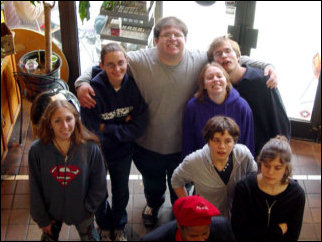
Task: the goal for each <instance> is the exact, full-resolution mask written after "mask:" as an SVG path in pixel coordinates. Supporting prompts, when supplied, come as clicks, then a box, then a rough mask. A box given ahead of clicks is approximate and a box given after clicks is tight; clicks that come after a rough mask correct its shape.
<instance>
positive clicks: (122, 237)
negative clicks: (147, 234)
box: [114, 229, 127, 241]
mask: <svg viewBox="0 0 322 242" xmlns="http://www.w3.org/2000/svg"><path fill="white" fill-rule="evenodd" d="M114 235H115V240H114V241H127V238H126V234H125V231H124V230H119V229H116V230H115V231H114Z"/></svg>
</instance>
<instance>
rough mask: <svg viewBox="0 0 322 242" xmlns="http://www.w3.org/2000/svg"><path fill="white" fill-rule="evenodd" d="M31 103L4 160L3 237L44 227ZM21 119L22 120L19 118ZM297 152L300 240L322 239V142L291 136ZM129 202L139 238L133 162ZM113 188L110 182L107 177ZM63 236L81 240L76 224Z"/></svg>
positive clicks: (163, 218)
mask: <svg viewBox="0 0 322 242" xmlns="http://www.w3.org/2000/svg"><path fill="white" fill-rule="evenodd" d="M29 110H30V103H29V102H27V101H25V100H24V116H23V117H24V124H23V132H22V134H23V139H22V145H18V140H19V136H18V125H16V127H15V129H14V131H13V134H12V137H11V141H10V146H11V148H10V149H9V152H8V154H7V157H6V158H5V160H4V161H3V162H2V163H1V241H10V240H17V241H18V240H20V241H22V240H39V239H40V234H41V231H40V229H39V228H38V226H37V225H36V224H35V222H34V221H33V220H32V219H31V217H30V214H29V187H28V176H25V175H28V162H27V157H28V150H29V147H30V144H31V142H32V131H31V126H30V123H29ZM17 123H19V122H17ZM291 145H292V149H293V152H294V159H293V162H294V175H296V178H297V179H298V180H299V183H300V184H301V186H302V187H303V189H304V190H305V192H306V206H305V211H304V218H303V226H302V231H301V235H300V240H301V241H321V144H317V143H311V142H307V141H300V140H291ZM129 187H130V202H129V204H128V207H127V210H128V214H129V218H128V225H127V228H126V229H127V235H128V239H129V240H139V238H140V237H141V236H143V235H144V234H145V233H147V232H148V231H150V229H146V228H145V227H144V225H143V224H142V219H141V212H142V209H143V207H144V205H145V198H144V194H143V185H142V179H141V176H140V175H139V172H138V171H137V169H136V168H135V166H134V165H132V170H131V177H130V183H129ZM108 189H109V191H110V182H109V180H108ZM170 219H171V204H170V202H169V196H168V197H167V201H166V203H165V204H164V206H163V207H162V209H161V210H160V214H159V224H162V223H165V222H167V221H169V220H170ZM60 240H79V236H78V234H77V231H76V229H75V227H74V226H66V225H64V226H63V229H62V232H61V234H60Z"/></svg>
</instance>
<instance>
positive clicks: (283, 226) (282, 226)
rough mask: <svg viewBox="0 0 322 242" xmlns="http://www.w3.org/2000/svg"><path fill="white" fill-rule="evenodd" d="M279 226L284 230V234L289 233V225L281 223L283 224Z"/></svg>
mask: <svg viewBox="0 0 322 242" xmlns="http://www.w3.org/2000/svg"><path fill="white" fill-rule="evenodd" d="M278 226H279V227H280V229H281V230H282V233H283V234H285V233H286V232H287V223H281V224H278Z"/></svg>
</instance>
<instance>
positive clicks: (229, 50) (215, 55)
mask: <svg viewBox="0 0 322 242" xmlns="http://www.w3.org/2000/svg"><path fill="white" fill-rule="evenodd" d="M232 52H233V50H232V49H230V48H227V49H224V51H216V52H215V53H214V57H217V58H219V57H222V55H223V54H224V53H225V54H226V55H230V54H232Z"/></svg>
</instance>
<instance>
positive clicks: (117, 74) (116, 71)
mask: <svg viewBox="0 0 322 242" xmlns="http://www.w3.org/2000/svg"><path fill="white" fill-rule="evenodd" d="M127 63H128V61H127V58H126V57H125V55H124V53H123V52H122V51H112V52H109V53H107V54H105V56H104V63H100V67H101V69H103V70H104V71H105V72H106V75H107V77H108V80H109V81H110V83H111V85H112V86H113V87H114V88H119V87H120V86H121V84H122V80H123V78H124V75H125V73H126V70H127Z"/></svg>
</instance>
